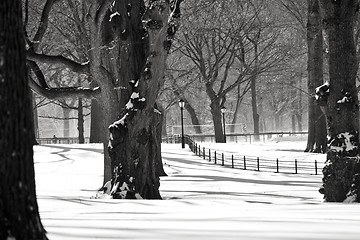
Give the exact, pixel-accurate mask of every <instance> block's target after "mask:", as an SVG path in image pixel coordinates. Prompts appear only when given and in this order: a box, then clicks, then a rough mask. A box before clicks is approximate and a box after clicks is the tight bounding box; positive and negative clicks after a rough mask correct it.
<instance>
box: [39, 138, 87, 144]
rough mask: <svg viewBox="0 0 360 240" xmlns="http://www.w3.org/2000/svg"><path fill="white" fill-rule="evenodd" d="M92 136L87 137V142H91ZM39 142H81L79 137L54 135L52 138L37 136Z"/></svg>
mask: <svg viewBox="0 0 360 240" xmlns="http://www.w3.org/2000/svg"><path fill="white" fill-rule="evenodd" d="M89 140H90V138H85V143H89ZM36 141H37V143H38V144H40V145H41V144H74V143H79V138H78V137H52V138H37V139H36Z"/></svg>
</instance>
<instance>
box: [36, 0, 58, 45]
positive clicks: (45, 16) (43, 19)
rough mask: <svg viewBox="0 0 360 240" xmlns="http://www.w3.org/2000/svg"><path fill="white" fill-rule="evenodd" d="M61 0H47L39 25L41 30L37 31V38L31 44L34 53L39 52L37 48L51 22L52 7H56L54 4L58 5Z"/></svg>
mask: <svg viewBox="0 0 360 240" xmlns="http://www.w3.org/2000/svg"><path fill="white" fill-rule="evenodd" d="M57 1H59V0H47V1H46V3H45V6H44V9H43V11H42V13H41V19H40V23H39V28H38V30H37V32H36V33H35V36H34V38H33V40H32V44H31V46H30V47H31V49H32V51H37V48H38V47H39V45H40V42H41V40H42V38H43V36H44V34H45V32H46V29H47V27H48V22H49V15H50V11H51V8H52V6H53V5H54V3H56V2H57Z"/></svg>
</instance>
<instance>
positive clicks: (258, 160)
mask: <svg viewBox="0 0 360 240" xmlns="http://www.w3.org/2000/svg"><path fill="white" fill-rule="evenodd" d="M256 161H257V170H258V171H260V159H259V157H257V158H256Z"/></svg>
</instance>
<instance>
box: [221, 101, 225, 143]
mask: <svg viewBox="0 0 360 240" xmlns="http://www.w3.org/2000/svg"><path fill="white" fill-rule="evenodd" d="M225 112H226V108H225V107H222V108H221V114H222V122H223V129H224V143H226V130H225Z"/></svg>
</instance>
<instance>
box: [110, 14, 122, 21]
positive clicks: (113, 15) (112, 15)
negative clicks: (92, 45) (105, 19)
mask: <svg viewBox="0 0 360 240" xmlns="http://www.w3.org/2000/svg"><path fill="white" fill-rule="evenodd" d="M115 16H121V15H120V13H119V12H117V11H116V12H114V13H112V14H111V15H110V19H109V22H111V21H112V19H113V17H115Z"/></svg>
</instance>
